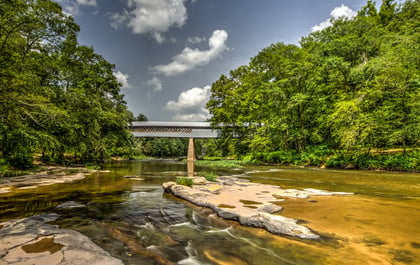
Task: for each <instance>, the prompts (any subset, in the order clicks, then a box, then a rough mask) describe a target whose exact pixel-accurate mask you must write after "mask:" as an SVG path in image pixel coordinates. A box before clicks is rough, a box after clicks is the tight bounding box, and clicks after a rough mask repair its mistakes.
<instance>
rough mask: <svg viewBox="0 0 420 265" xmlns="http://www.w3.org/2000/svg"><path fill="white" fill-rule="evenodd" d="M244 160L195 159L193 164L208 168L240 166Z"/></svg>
mask: <svg viewBox="0 0 420 265" xmlns="http://www.w3.org/2000/svg"><path fill="white" fill-rule="evenodd" d="M243 164H244V162H242V161H239V160H197V161H195V165H197V166H201V167H210V168H242V167H243Z"/></svg>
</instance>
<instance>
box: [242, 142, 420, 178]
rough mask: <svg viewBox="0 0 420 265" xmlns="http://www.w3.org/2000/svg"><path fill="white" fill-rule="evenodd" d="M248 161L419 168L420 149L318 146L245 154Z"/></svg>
mask: <svg viewBox="0 0 420 265" xmlns="http://www.w3.org/2000/svg"><path fill="white" fill-rule="evenodd" d="M243 160H244V161H245V162H248V163H255V164H270V165H285V166H290V165H298V166H315V167H319V168H333V169H359V170H386V171H401V172H420V151H418V150H410V151H407V152H405V153H404V152H402V151H401V150H400V151H395V152H369V151H367V152H366V151H364V152H362V151H343V150H330V149H327V148H318V149H314V150H309V151H306V152H301V153H297V152H295V151H277V152H270V153H255V154H249V155H246V156H244V157H243Z"/></svg>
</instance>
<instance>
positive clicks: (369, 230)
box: [0, 161, 420, 265]
mask: <svg viewBox="0 0 420 265" xmlns="http://www.w3.org/2000/svg"><path fill="white" fill-rule="evenodd" d="M105 169H108V170H110V172H108V173H95V174H92V175H91V176H89V177H88V178H86V179H84V180H81V181H78V182H74V183H68V184H58V185H54V186H45V187H40V188H37V189H28V190H19V191H15V192H13V193H8V194H3V195H0V219H1V220H7V219H11V218H18V217H23V216H29V215H34V214H38V213H43V212H57V213H59V214H60V215H61V218H60V219H59V220H58V221H57V224H59V225H60V226H61V227H62V228H70V229H75V230H78V231H80V232H82V233H84V234H86V235H88V236H89V237H91V238H92V240H93V241H94V242H96V243H97V244H98V245H100V246H101V247H103V248H104V249H106V250H107V251H109V252H110V253H111V254H112V255H114V256H116V257H118V258H120V259H122V260H123V261H124V262H125V263H126V264H235V265H241V264H256V265H260V264H261V265H270V264H419V261H420V203H419V202H420V174H411V173H389V172H370V171H333V170H316V169H300V168H290V167H289V168H288V167H249V168H246V169H245V170H244V171H246V172H242V171H234V172H226V171H225V172H222V171H217V170H216V172H217V173H220V174H236V175H240V174H243V175H242V177H244V178H247V179H249V180H251V181H255V182H261V183H266V184H273V185H279V186H281V187H283V188H298V189H300V188H318V189H326V190H330V191H345V192H354V193H356V194H355V195H352V196H338V197H312V198H309V199H287V200H286V201H284V202H283V203H282V206H283V207H284V210H283V211H282V212H281V214H282V215H285V216H288V217H293V218H296V219H299V220H302V223H304V224H305V225H306V226H308V227H310V228H311V229H313V230H314V231H316V232H317V233H319V234H321V235H322V236H323V239H322V240H319V241H307V240H297V239H294V238H289V237H282V236H276V235H272V234H270V233H268V232H265V231H264V230H261V229H255V228H246V227H241V226H240V225H238V224H237V223H236V222H232V221H226V220H222V219H220V218H218V217H216V216H215V215H214V214H213V212H212V211H211V210H207V209H203V208H200V207H196V206H194V205H191V204H189V203H185V202H183V201H181V200H179V199H177V198H174V197H173V196H171V195H167V194H164V193H163V190H162V188H161V184H162V183H163V182H165V181H168V180H174V179H175V177H176V176H179V175H186V164H185V163H182V162H170V161H131V162H113V163H110V164H107V165H105ZM196 171H197V172H198V173H200V172H202V171H209V169H205V168H200V167H197V168H196ZM124 176H135V177H136V178H124ZM66 201H75V202H78V203H81V204H85V205H86V207H85V208H83V209H78V210H74V211H72V210H64V211H63V210H61V211H58V210H56V209H54V208H55V207H56V206H57V205H59V204H61V203H63V202H66Z"/></svg>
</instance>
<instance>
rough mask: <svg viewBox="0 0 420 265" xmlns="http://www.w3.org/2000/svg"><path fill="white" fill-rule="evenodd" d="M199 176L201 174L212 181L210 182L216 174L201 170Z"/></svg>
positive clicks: (214, 179) (214, 178) (215, 177)
mask: <svg viewBox="0 0 420 265" xmlns="http://www.w3.org/2000/svg"><path fill="white" fill-rule="evenodd" d="M201 176H203V177H204V178H205V179H206V180H208V181H212V182H214V181H216V179H217V175H216V174H214V173H211V172H203V173H201Z"/></svg>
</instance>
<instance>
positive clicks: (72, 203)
mask: <svg viewBox="0 0 420 265" xmlns="http://www.w3.org/2000/svg"><path fill="white" fill-rule="evenodd" d="M86 207H87V206H86V205H84V204H80V203H77V202H75V201H68V202H65V203H62V204H60V205H58V206H57V207H55V209H57V210H71V209H80V208H86Z"/></svg>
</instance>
